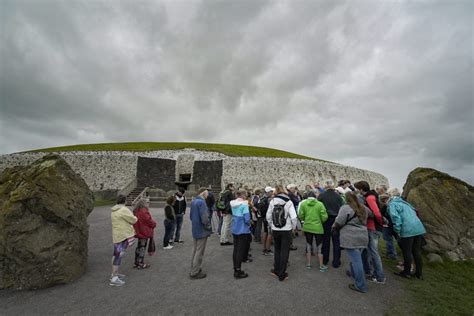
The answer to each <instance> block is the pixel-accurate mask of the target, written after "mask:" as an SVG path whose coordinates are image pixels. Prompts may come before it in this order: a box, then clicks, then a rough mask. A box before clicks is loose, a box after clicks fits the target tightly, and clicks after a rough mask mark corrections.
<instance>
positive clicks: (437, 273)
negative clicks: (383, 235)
mask: <svg viewBox="0 0 474 316" xmlns="http://www.w3.org/2000/svg"><path fill="white" fill-rule="evenodd" d="M383 244H384V242H383V241H382V242H381V249H380V253H381V254H383V253H385V246H384V245H383ZM398 253H399V254H400V258H401V251H399V252H398ZM400 260H402V259H400ZM383 264H384V268H385V269H387V270H389V271H390V272H389V273H393V272H395V271H399V270H398V269H397V268H396V261H394V260H389V259H383ZM423 276H424V280H423V281H420V280H418V279H411V280H407V279H402V278H400V281H401V282H402V285H403V287H404V288H405V290H406V294H405V297H403V298H402V300H401V301H399V300H397V301H394V302H390V304H391V307H390V309H389V310H388V312H387V315H474V263H473V262H472V261H464V262H450V261H449V260H448V259H446V258H444V263H428V259H427V258H425V257H424V258H423Z"/></svg>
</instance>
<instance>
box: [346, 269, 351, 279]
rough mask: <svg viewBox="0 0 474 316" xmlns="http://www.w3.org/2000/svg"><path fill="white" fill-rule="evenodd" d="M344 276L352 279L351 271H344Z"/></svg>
mask: <svg viewBox="0 0 474 316" xmlns="http://www.w3.org/2000/svg"><path fill="white" fill-rule="evenodd" d="M346 275H347V276H348V277H349V278H352V273H351V271H349V270H346Z"/></svg>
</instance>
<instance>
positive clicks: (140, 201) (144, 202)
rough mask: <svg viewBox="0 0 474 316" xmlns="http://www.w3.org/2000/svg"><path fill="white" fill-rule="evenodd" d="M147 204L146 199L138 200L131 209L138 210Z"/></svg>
mask: <svg viewBox="0 0 474 316" xmlns="http://www.w3.org/2000/svg"><path fill="white" fill-rule="evenodd" d="M147 203H148V199H147V198H141V199H140V200H138V202H137V204H135V207H134V208H133V210H138V209H140V208H144V207H147Z"/></svg>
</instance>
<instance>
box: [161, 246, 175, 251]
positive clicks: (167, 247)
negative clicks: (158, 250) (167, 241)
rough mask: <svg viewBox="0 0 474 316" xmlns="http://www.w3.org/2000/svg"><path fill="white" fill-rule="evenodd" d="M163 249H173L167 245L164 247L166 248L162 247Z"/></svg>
mask: <svg viewBox="0 0 474 316" xmlns="http://www.w3.org/2000/svg"><path fill="white" fill-rule="evenodd" d="M163 249H166V250H169V249H173V246H171V245H168V246H166V247H163Z"/></svg>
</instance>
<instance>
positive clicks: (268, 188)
mask: <svg viewBox="0 0 474 316" xmlns="http://www.w3.org/2000/svg"><path fill="white" fill-rule="evenodd" d="M271 191H275V188H272V187H265V192H267V193H268V192H271Z"/></svg>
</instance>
